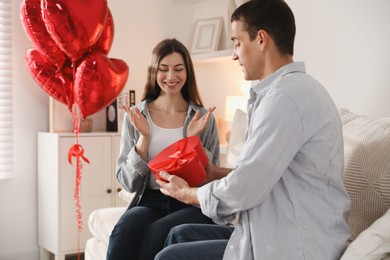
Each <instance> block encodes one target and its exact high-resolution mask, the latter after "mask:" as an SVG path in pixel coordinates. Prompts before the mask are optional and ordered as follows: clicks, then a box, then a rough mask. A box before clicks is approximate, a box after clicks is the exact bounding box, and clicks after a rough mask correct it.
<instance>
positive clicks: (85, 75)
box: [74, 51, 129, 118]
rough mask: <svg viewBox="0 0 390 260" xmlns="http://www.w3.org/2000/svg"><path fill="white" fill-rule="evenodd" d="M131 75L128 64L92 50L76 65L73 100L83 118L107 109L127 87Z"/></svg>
mask: <svg viewBox="0 0 390 260" xmlns="http://www.w3.org/2000/svg"><path fill="white" fill-rule="evenodd" d="M128 75H129V67H128V66H127V64H126V63H125V62H124V61H122V60H118V59H110V58H108V57H107V56H106V55H104V54H103V53H101V52H98V51H93V52H91V53H89V54H88V55H86V56H85V57H84V58H83V59H82V60H81V61H80V62H79V64H78V65H77V70H76V74H75V82H74V99H75V103H76V104H77V105H78V107H79V109H80V113H81V115H82V117H83V118H85V117H87V116H89V115H92V114H94V113H96V112H98V111H99V110H101V109H103V108H105V107H107V106H108V105H109V104H110V103H112V101H114V100H115V98H116V97H117V96H118V95H119V93H120V92H121V91H122V89H123V88H124V86H125V84H126V81H127V78H128Z"/></svg>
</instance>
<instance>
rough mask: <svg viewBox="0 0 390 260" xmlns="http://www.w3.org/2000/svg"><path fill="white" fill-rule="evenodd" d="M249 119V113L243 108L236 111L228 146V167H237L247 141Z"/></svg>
mask: <svg viewBox="0 0 390 260" xmlns="http://www.w3.org/2000/svg"><path fill="white" fill-rule="evenodd" d="M247 120H248V119H247V114H246V113H245V112H244V111H242V110H241V109H237V110H236V112H235V113H234V118H233V123H232V129H231V130H230V138H229V144H228V147H227V154H226V167H228V168H234V167H236V159H237V157H238V156H239V155H240V153H241V151H242V147H243V145H244V143H245V133H246V127H247Z"/></svg>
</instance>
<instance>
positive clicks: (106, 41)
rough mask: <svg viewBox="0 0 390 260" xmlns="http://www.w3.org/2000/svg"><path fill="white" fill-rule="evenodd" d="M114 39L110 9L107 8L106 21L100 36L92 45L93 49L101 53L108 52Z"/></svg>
mask: <svg viewBox="0 0 390 260" xmlns="http://www.w3.org/2000/svg"><path fill="white" fill-rule="evenodd" d="M113 40H114V20H113V18H112V14H111V11H110V9H108V15H107V21H106V24H105V25H104V29H103V32H102V34H101V35H100V38H99V39H98V41H97V42H96V43H95V45H94V46H93V49H94V50H97V51H100V52H102V53H103V54H106V55H107V54H108V52H109V51H110V49H111V45H112V42H113Z"/></svg>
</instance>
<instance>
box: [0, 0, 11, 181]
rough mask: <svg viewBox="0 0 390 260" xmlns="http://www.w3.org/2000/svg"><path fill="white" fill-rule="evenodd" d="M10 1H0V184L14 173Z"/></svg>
mask: <svg viewBox="0 0 390 260" xmlns="http://www.w3.org/2000/svg"><path fill="white" fill-rule="evenodd" d="M11 1H12V0H1V1H0V182H2V181H5V180H9V179H12V178H13V171H14V159H13V155H14V145H13V141H14V131H13V108H12V106H13V102H12V98H13V97H12V24H11V19H12V15H11V14H12V10H11V9H12V8H11V7H12V5H11Z"/></svg>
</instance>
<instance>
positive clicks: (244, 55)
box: [232, 20, 264, 80]
mask: <svg viewBox="0 0 390 260" xmlns="http://www.w3.org/2000/svg"><path fill="white" fill-rule="evenodd" d="M258 38H259V36H257V37H256V38H255V39H254V40H252V41H251V40H250V38H249V34H248V32H246V31H245V30H244V26H243V23H242V21H240V20H238V21H233V22H232V40H233V41H234V50H233V60H237V61H238V63H239V65H240V66H241V67H242V71H243V72H244V78H245V80H257V79H261V78H262V74H263V73H262V70H263V67H264V66H263V64H264V62H263V60H264V58H263V55H262V53H261V51H260V46H259V44H258V43H259V39H258Z"/></svg>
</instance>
